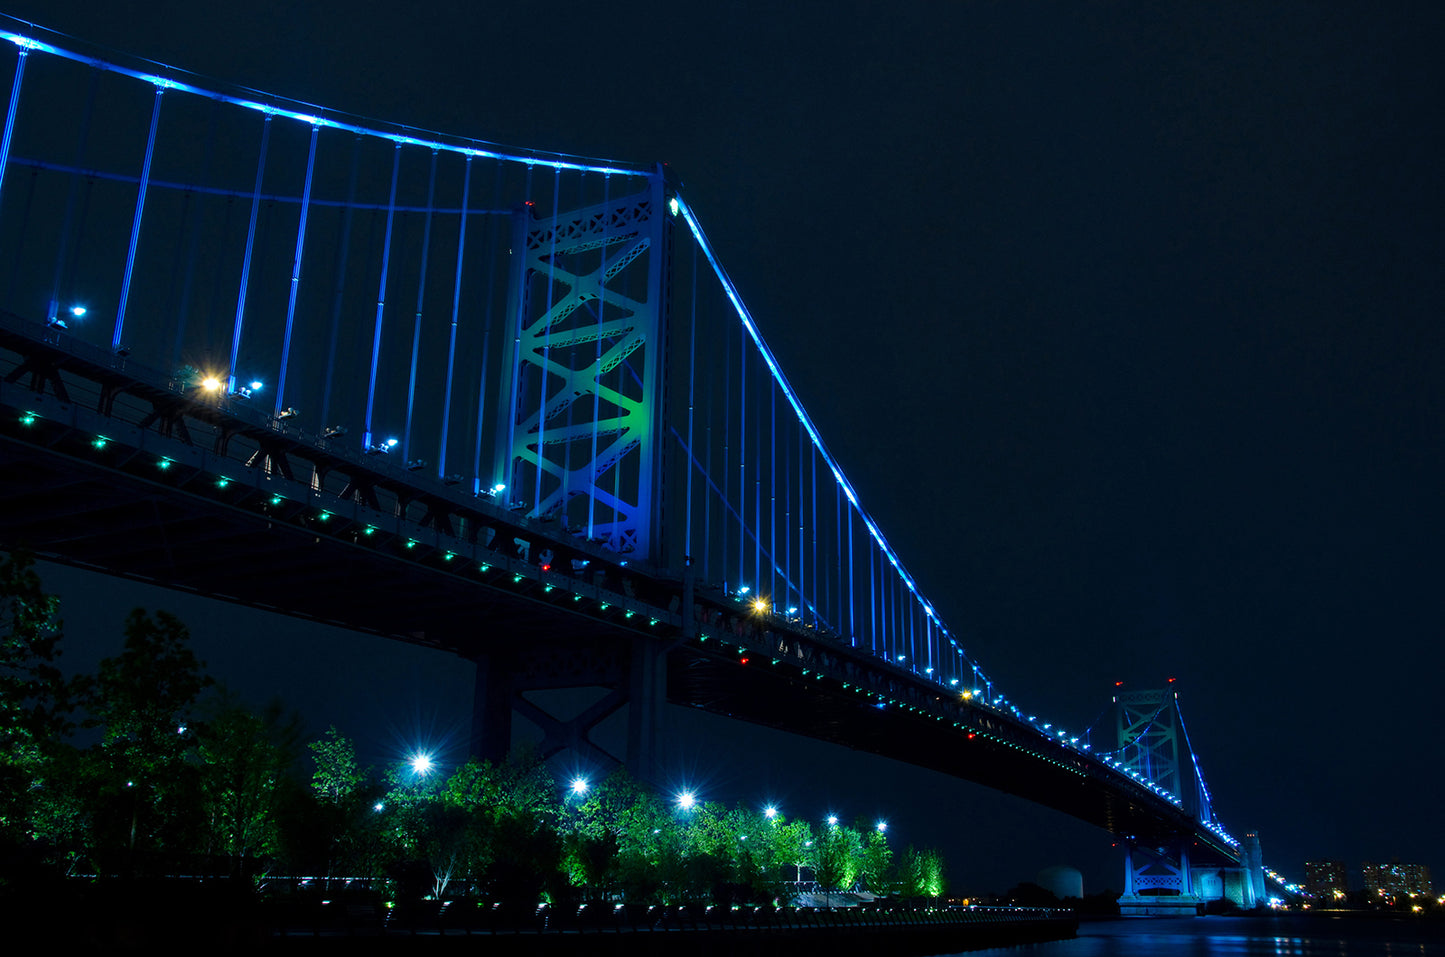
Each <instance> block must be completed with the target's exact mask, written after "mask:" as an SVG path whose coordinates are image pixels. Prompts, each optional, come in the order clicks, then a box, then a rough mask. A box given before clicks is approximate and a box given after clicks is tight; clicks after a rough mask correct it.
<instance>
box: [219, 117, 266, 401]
mask: <svg viewBox="0 0 1445 957" xmlns="http://www.w3.org/2000/svg"><path fill="white" fill-rule="evenodd" d="M270 144H271V114H270V113H267V114H266V120H265V122H264V123H262V124H261V153H260V155H259V156H258V157H257V159H256V186H255V188H254V189H252V190H251V224H250V225H249V226H248V227H247V228H246V253H245V255H244V256H243V257H242V258H241V288H240V291H239V292H237V293H236V321H235V325H234V326H232V328H231V364H230V367H229V369H228V371H227V384H226V391H227V392H235V391H236V362H237V358H238V356H239V355H240V352H241V327H242V325H243V324H244V323H245V321H246V291H247V290H248V289H249V287H250V285H251V253H252V252H253V251H254V250H255V248H256V217H257V216H258V215H259V214H260V212H261V180H262V178H263V177H264V176H265V175H266V151H267V149H268V148H269V147H270Z"/></svg>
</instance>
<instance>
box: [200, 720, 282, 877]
mask: <svg viewBox="0 0 1445 957" xmlns="http://www.w3.org/2000/svg"><path fill="white" fill-rule="evenodd" d="M299 730H300V718H299V717H298V716H296V715H294V714H293V715H290V716H286V715H285V714H284V713H283V708H282V706H281V704H280V703H279V702H273V703H271V704H270V705H268V706H267V707H266V708H265V710H263V711H262V712H261V713H260V714H256V713H254V712H252V711H251V710H249V709H247V708H246V707H244V706H242V705H240V704H239V703H237V702H236V701H235V700H234V699H230V698H226V699H223V700H222V701H221V702H220V703H219V704H218V705H217V706H215V707H214V708H213V714H211V715H210V716H209V717H208V718H206V719H205V720H203V721H201V722H200V723H199V726H198V728H197V735H196V740H197V747H196V758H197V761H198V763H199V769H200V796H201V802H202V810H203V813H204V815H205V836H206V841H207V850H208V852H209V853H211V854H221V855H225V856H227V857H229V858H230V859H231V872H232V873H234V874H245V873H248V872H249V870H250V868H251V866H252V864H253V862H254V859H255V858H257V857H258V856H269V855H272V854H274V853H276V852H277V850H278V849H279V833H278V830H277V820H278V812H279V810H280V803H281V799H282V796H283V793H284V786H285V784H286V778H287V774H288V773H289V770H290V768H291V765H292V764H293V763H294V761H295V758H296V755H297V739H298V737H299Z"/></svg>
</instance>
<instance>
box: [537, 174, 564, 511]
mask: <svg viewBox="0 0 1445 957" xmlns="http://www.w3.org/2000/svg"><path fill="white" fill-rule="evenodd" d="M561 205H562V171H561V170H559V169H556V168H554V169H553V170H552V228H551V230H550V232H551V234H552V239H551V246H550V249H549V253H548V256H547V309H546V311H545V312H544V313H542V361H541V363H539V365H538V368H539V370H540V374H539V376H538V382H537V482H536V487H537V490H536V494H534V495H533V496H532V514H533V515H541V514H542V474H543V473H544V472H545V471H546V470H547V469H546V462H547V400H548V398H549V397H548V395H547V386H548V383H550V382H551V381H552V323H553V321H554V319H555V317H554V316H553V315H552V310H553V308H554V307H555V302H554V298H553V297H554V296H555V290H556V288H557V234H558V233H559V232H561V229H562V222H561V220H562V213H561Z"/></svg>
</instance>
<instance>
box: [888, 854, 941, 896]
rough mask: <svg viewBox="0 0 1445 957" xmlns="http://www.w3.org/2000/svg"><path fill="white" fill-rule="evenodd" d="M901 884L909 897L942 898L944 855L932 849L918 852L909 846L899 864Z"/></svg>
mask: <svg viewBox="0 0 1445 957" xmlns="http://www.w3.org/2000/svg"><path fill="white" fill-rule="evenodd" d="M899 883H900V884H901V885H902V889H903V893H904V894H905V895H906V896H908V897H942V896H943V891H944V883H943V857H942V855H940V854H939V853H938V852H937V851H935V850H933V849H931V848H925V849H924V850H921V851H917V850H914V849H913V846H912V845H909V846H908V848H907V849H906V850H905V851H904V852H903V860H902V861H901V862H900V864H899Z"/></svg>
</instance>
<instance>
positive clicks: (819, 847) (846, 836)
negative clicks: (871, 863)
mask: <svg viewBox="0 0 1445 957" xmlns="http://www.w3.org/2000/svg"><path fill="white" fill-rule="evenodd" d="M813 849H814V856H813V878H814V880H816V881H817V882H818V883H819V884H821V885H822V886H823V889H824V890H829V891H834V890H849V889H851V888H852V887H853V885H854V884H856V883H857V882H858V875H859V873H860V871H861V870H862V861H863V836H862V835H861V834H859V833H858V831H857V830H856V829H854V828H851V827H848V826H847V825H845V824H829V825H827V826H826V827H825V828H824V829H823V831H822V832H821V833H820V834H819V835H818V837H817V839H816V840H815V841H814V844H813Z"/></svg>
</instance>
